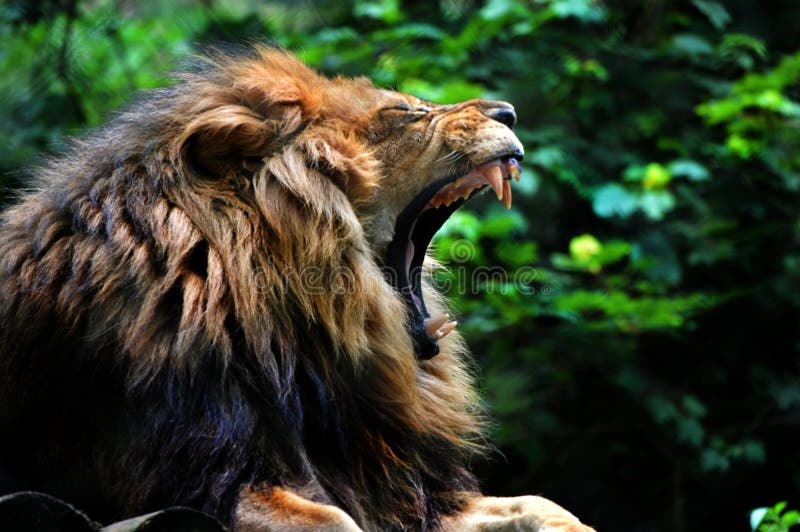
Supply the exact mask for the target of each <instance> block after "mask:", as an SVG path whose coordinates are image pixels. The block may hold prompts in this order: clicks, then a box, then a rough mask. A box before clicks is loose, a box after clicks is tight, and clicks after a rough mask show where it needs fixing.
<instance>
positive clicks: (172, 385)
mask: <svg viewBox="0 0 800 532" xmlns="http://www.w3.org/2000/svg"><path fill="white" fill-rule="evenodd" d="M178 80H179V81H178V82H177V83H176V84H174V85H172V86H170V87H168V88H164V89H159V90H156V91H153V92H151V93H149V94H148V95H145V96H144V97H143V99H141V100H140V101H138V103H135V104H134V105H132V106H130V107H129V108H128V110H127V111H126V112H124V113H122V114H120V115H119V116H117V117H116V118H115V120H114V121H113V122H112V123H111V124H109V125H108V126H106V127H104V128H102V129H100V130H99V131H95V132H93V133H90V134H87V135H86V136H85V137H83V138H82V139H80V140H78V141H76V142H75V143H74V144H73V145H72V148H70V149H69V150H68V151H67V153H65V154H64V155H63V156H61V157H55V158H53V159H51V160H50V161H49V162H47V163H45V165H44V166H42V167H39V168H37V169H35V170H34V172H35V179H36V180H35V183H34V184H35V186H32V187H31V188H30V189H29V191H28V192H26V193H25V194H24V195H23V196H22V197H21V199H20V201H19V203H18V204H16V205H15V206H11V207H10V208H8V209H7V210H6V211H5V212H4V213H3V214H2V218H0V368H2V371H0V430H2V434H5V435H13V437H10V436H9V437H5V436H4V437H0V471H4V472H6V471H7V472H8V473H9V476H8V478H9V479H11V478H13V479H19V481H20V482H19V483H18V484H13V485H12V484H8V485H6V484H2V481H4V480H5V479H4V478H3V479H0V485H1V486H2V487H3V489H8V490H19V489H26V490H29V489H36V490H38V491H44V492H48V493H51V494H53V495H55V496H58V497H61V498H63V499H66V500H68V501H69V502H71V503H73V504H76V505H77V506H79V507H80V508H82V509H84V510H85V511H86V512H88V513H89V515H91V516H92V518H94V519H97V520H100V521H109V522H111V521H115V520H120V519H122V518H127V517H131V516H135V515H137V514H141V513H144V512H145V511H151V510H152V509H156V508H163V507H168V506H173V505H185V506H191V507H194V508H197V509H201V510H204V511H206V512H209V513H212V514H214V515H216V516H217V517H219V518H220V519H222V520H224V521H226V522H227V523H228V524H229V525H235V523H234V521H233V519H234V518H233V517H232V516H236V519H238V520H239V521H238V523H239V524H240V525H242V527H243V528H248V527H249V528H251V529H256V530H259V529H262V528H267V529H271V528H270V527H269V526H268V525H267V526H265V527H261V524H260V523H261V520H262V518H263V519H267V518H270V519H275V520H276V521H275V522H276V523H278V524H280V523H281V522H283V524H284V525H285V526H286V527H288V528H291V526H295V525H298V526H300V525H302V526H306V528H314V527H316V526H317V525H320V526H323V527H324V525H330V526H331V527H336V528H338V529H341V530H355V529H358V528H359V527H361V528H363V529H367V530H385V529H397V528H403V529H407V530H417V529H420V530H421V529H425V530H429V529H436V528H437V527H438V526H439V525H440V524H441V523H442V518H443V516H447V515H452V514H456V513H458V512H459V511H460V510H461V509H462V508H463V507H464V505H465V504H466V503H467V502H468V500H469V498H468V497H465V496H463V495H462V494H464V493H473V492H476V491H477V488H478V484H477V481H476V479H475V477H474V476H473V475H472V473H470V472H469V471H468V470H467V468H466V464H467V463H469V460H470V459H471V457H473V456H474V455H475V454H477V453H480V452H482V451H483V449H484V448H485V447H484V427H485V423H484V419H483V413H482V410H481V408H480V403H479V401H478V396H477V393H476V391H475V387H474V385H473V376H472V373H471V372H470V370H469V367H470V364H471V362H470V360H469V357H468V355H467V353H466V349H465V347H464V345H463V343H462V341H461V339H460V337H459V334H458V331H457V330H455V325H456V324H455V321H447V319H445V318H442V316H445V312H446V304H445V302H444V301H443V299H442V297H441V296H440V295H438V294H437V293H436V291H435V290H434V289H433V286H432V283H431V281H430V280H429V279H428V277H427V275H428V274H427V273H424V272H422V265H423V263H424V262H425V259H426V250H427V245H428V242H429V240H430V238H431V237H432V236H433V234H434V233H435V232H436V230H438V227H440V226H441V223H443V222H444V220H445V219H446V218H447V216H449V215H450V214H451V213H452V212H453V211H454V210H455V209H456V208H458V206H459V205H460V204H461V203H462V202H464V201H467V200H468V199H469V197H471V196H472V195H473V194H475V193H477V192H478V191H480V190H483V189H485V188H490V187H491V188H492V189H493V192H492V194H497V197H498V199H500V198H502V201H503V202H504V203H505V204H506V205H507V206H510V204H511V189H510V186H511V181H512V179H513V180H518V179H519V178H520V167H519V165H518V164H517V161H516V158H519V157H521V154H522V144H521V143H520V142H519V139H517V138H516V136H515V135H514V134H513V132H512V131H511V130H510V127H512V126H513V125H514V123H515V120H516V119H515V115H514V111H513V107H512V106H511V105H510V104H507V103H504V102H490V101H487V100H470V101H469V102H464V103H462V104H456V105H450V106H440V105H436V104H434V103H431V102H425V101H422V100H420V99H418V98H415V97H413V96H411V95H405V94H401V93H397V92H393V91H387V90H383V89H378V88H375V87H374V86H373V85H372V84H371V83H370V82H369V81H368V80H366V79H365V78H357V79H347V78H342V77H339V78H326V77H324V76H321V75H320V74H318V73H317V72H315V71H313V70H312V69H310V68H309V67H307V66H305V65H304V64H303V63H301V62H300V61H299V60H297V58H295V57H294V56H292V55H291V54H289V53H287V52H285V51H283V50H280V49H277V48H266V47H255V48H254V49H253V50H252V52H251V53H250V54H237V55H226V54H224V53H221V52H219V53H212V54H211V55H210V56H209V57H208V58H207V59H205V60H202V61H201V62H200V64H199V65H198V66H197V68H195V69H192V70H190V71H188V72H185V73H183V74H180V75H178ZM398 102H401V103H400V104H398ZM402 102H405V103H402ZM505 126H508V127H505ZM401 213H406V214H407V216H406V218H407V219H406V220H405V221H404V222H403V221H402V220H399V219H400V218H402V216H401ZM401 222H403V223H401ZM401 233H402V234H401ZM390 243H392V244H393V249H394V250H395V251H396V253H395V254H394V255H393V257H394V258H395V259H396V260H395V261H393V262H392V263H391V264H388V261H387V254H386V249H387V247H388V246H389V244H390ZM387 271H390V272H391V274H387ZM399 277H403V282H400V281H398V280H397V279H398V278H399ZM409 287H412V288H413V295H409V296H408V297H406V294H408V293H409V292H403V290H404V289H406V288H409ZM412 322H413V327H412V326H410V325H409V324H411V323H412ZM412 329H413V330H415V331H418V332H420V333H421V334H423V335H426V339H427V340H428V341H429V342H432V343H435V342H438V344H437V345H438V354H437V355H436V356H435V357H434V358H432V359H430V360H420V359H418V357H417V353H416V352H415V342H414V339H413V338H412V336H411V330H412ZM32 421H35V423H34V422H32ZM248 486H260V488H259V489H257V490H256V489H250V488H248ZM288 486H306V487H308V489H307V490H305V491H302V495H299V494H297V493H295V492H288V491H281V489H280V488H284V487H288ZM304 497H307V498H308V499H309V500H305V499H304ZM237 508H238V513H237ZM281 520H283V521H281ZM277 529H280V527H278V528H277Z"/></svg>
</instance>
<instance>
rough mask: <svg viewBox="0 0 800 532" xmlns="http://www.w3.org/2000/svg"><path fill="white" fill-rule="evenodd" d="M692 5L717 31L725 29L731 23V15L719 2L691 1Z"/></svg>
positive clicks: (707, 0)
mask: <svg viewBox="0 0 800 532" xmlns="http://www.w3.org/2000/svg"><path fill="white" fill-rule="evenodd" d="M692 3H693V4H694V5H695V7H697V9H699V10H700V11H701V12H702V13H703V14H704V15H705V16H706V17H708V20H709V21H710V22H711V24H713V26H714V27H715V28H716V29H718V30H723V29H725V26H727V25H728V23H729V22H730V21H731V15H730V13H728V10H727V9H725V8H724V7H723V6H722V4H720V3H719V2H711V1H709V0H692Z"/></svg>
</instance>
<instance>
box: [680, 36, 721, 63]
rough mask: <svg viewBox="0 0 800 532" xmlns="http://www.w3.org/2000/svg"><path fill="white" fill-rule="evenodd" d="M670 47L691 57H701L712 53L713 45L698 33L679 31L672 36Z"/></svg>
mask: <svg viewBox="0 0 800 532" xmlns="http://www.w3.org/2000/svg"><path fill="white" fill-rule="evenodd" d="M672 48H673V49H675V50H676V51H678V52H679V53H680V54H681V55H686V56H689V58H691V59H701V58H703V57H704V56H709V55H711V54H713V53H714V47H712V46H711V44H709V42H708V41H707V40H706V39H704V38H703V37H701V36H699V35H695V34H693V33H681V34H678V35H675V36H674V37H673V38H672Z"/></svg>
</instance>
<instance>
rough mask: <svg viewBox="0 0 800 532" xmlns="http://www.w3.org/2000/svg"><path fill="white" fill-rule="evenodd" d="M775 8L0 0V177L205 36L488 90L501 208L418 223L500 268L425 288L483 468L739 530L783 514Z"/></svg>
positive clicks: (790, 274)
mask: <svg viewBox="0 0 800 532" xmlns="http://www.w3.org/2000/svg"><path fill="white" fill-rule="evenodd" d="M798 28H800V3H798V2H796V1H793V0H774V1H771V2H761V3H757V2H750V1H747V0H732V1H727V2H723V1H713V0H692V1H687V2H670V1H667V0H649V1H647V2H621V1H608V2H600V1H597V0H527V1H512V0H488V1H486V2H479V1H477V0H440V1H439V2H428V3H422V2H420V3H402V2H400V1H399V0H372V1H358V2H331V1H317V2H312V1H305V2H293V3H288V2H286V3H283V2H267V1H255V0H251V1H244V0H234V1H226V2H223V1H221V0H220V1H217V0H205V1H201V2H188V1H166V0H160V1H156V0H153V1H149V2H142V3H139V2H134V1H132V0H93V1H91V2H89V1H77V0H39V1H33V0H6V3H5V4H4V5H2V6H0V37H1V38H2V42H3V45H2V47H0V106H2V112H0V121H1V122H0V124H1V127H0V172H2V174H0V179H2V181H0V185H2V190H3V193H2V194H3V195H4V196H3V197H5V198H6V199H7V198H8V196H9V194H11V193H12V191H13V190H14V189H15V188H16V187H18V186H20V180H19V176H20V174H19V173H18V169H19V168H20V167H21V166H23V164H25V163H27V162H30V160H31V158H32V157H34V156H35V155H36V154H38V153H41V152H53V151H58V150H59V149H60V147H61V146H62V145H63V142H64V139H65V137H66V136H67V135H71V134H75V133H78V132H80V131H82V130H84V129H85V128H87V127H90V126H95V125H97V124H99V123H101V122H102V121H104V120H106V119H107V118H109V116H110V115H111V112H112V111H113V110H114V109H117V108H118V107H119V106H120V105H121V104H123V103H125V102H127V101H129V100H130V99H131V98H132V97H133V96H134V94H135V92H136V91H137V90H139V89H142V88H148V87H154V86H158V85H162V84H165V83H168V82H169V76H168V72H169V70H170V69H172V68H175V67H176V66H178V65H179V64H180V62H181V60H182V58H185V57H186V55H187V54H189V53H190V52H191V51H192V50H194V49H195V48H196V46H197V45H202V44H206V43H218V42H231V41H232V42H240V41H242V40H244V39H248V38H254V39H258V40H264V39H267V40H273V41H275V42H277V43H279V44H281V45H283V46H286V47H288V48H290V49H292V50H294V51H296V52H297V53H299V54H300V56H301V57H302V58H303V59H304V60H305V61H307V62H309V63H310V64H312V65H314V66H315V67H317V68H319V69H321V70H323V71H325V72H328V73H337V72H343V73H345V74H366V75H368V76H370V77H371V78H372V79H373V80H374V81H375V83H376V84H378V85H381V86H387V87H393V88H397V89H400V90H403V91H407V92H411V93H414V94H416V95H418V96H421V97H424V98H429V99H431V100H435V101H438V102H452V101H457V100H463V99H467V98H471V97H475V96H482V97H488V98H498V99H504V100H507V101H510V102H513V103H514V104H515V106H516V107H517V110H518V113H519V119H520V120H519V127H518V133H519V136H520V138H521V139H522V140H523V142H524V143H525V146H526V149H527V153H526V156H525V161H524V172H523V182H522V183H521V184H520V186H517V187H515V191H516V193H515V206H514V208H513V210H511V211H509V212H506V211H503V210H501V209H500V208H498V207H499V206H498V205H497V204H496V203H497V202H492V201H490V200H486V201H481V200H478V201H475V202H473V204H472V205H471V206H470V207H469V210H464V211H462V212H459V213H457V214H456V215H455V216H454V217H453V218H452V220H451V221H450V222H449V223H448V224H447V226H446V227H445V228H444V230H443V231H442V233H441V234H440V235H439V238H438V240H437V248H436V249H437V254H438V255H439V258H441V259H443V260H444V261H445V262H448V263H450V265H451V266H453V265H455V266H457V268H456V269H457V270H459V271H462V272H463V271H464V270H465V269H466V271H469V272H473V271H475V270H477V269H479V268H486V267H489V266H500V267H502V268H503V270H502V271H504V272H506V274H507V275H506V277H505V278H503V277H502V276H487V277H485V279H484V280H483V281H482V282H481V283H479V285H478V286H468V287H463V286H462V288H466V289H463V290H458V289H452V290H451V294H450V295H451V296H452V297H454V298H455V300H456V304H457V309H458V311H459V313H460V314H461V316H460V321H461V322H462V324H463V325H462V326H463V328H464V329H465V331H466V334H467V337H468V340H469V342H470V345H471V347H472V349H473V351H474V352H475V353H476V355H477V356H478V358H479V361H480V364H481V367H482V384H483V388H484V395H485V397H486V401H487V403H488V404H489V406H490V407H491V408H492V409H493V411H494V414H495V416H496V418H497V420H498V421H497V424H496V426H495V427H494V433H493V438H494V442H495V444H496V445H497V447H498V449H499V451H500V452H498V453H495V454H494V455H493V456H491V457H490V460H489V461H487V462H485V463H480V464H476V468H477V470H478V471H479V473H480V475H481V477H482V479H483V481H484V485H485V487H486V490H487V491H488V492H490V493H494V494H520V493H541V494H544V495H546V496H548V497H551V498H554V499H555V500H557V501H559V502H560V503H562V504H564V505H565V506H567V507H568V508H570V509H571V510H573V511H574V512H575V513H577V514H578V515H580V516H582V517H583V518H584V519H585V520H587V521H588V522H590V523H591V524H593V525H595V526H597V528H598V529H600V530H630V531H634V530H636V531H638V530H641V531H651V530H653V531H655V530H658V531H661V530H663V531H667V530H668V531H673V532H676V531H684V530H745V529H746V528H747V519H748V515H749V513H750V511H751V510H752V509H753V508H757V507H758V508H762V507H767V506H770V510H769V512H766V510H765V508H762V509H764V510H765V511H764V512H763V513H761V514H760V517H761V518H762V519H761V520H760V521H759V523H761V525H760V526H761V527H760V528H758V530H788V527H789V526H791V524H792V523H789V525H787V526H784V528H779V526H783V525H780V523H781V522H782V521H781V519H782V518H781V515H780V514H781V512H782V511H783V509H784V508H783V507H778V506H775V507H771V505H773V504H774V503H775V501H779V500H785V499H787V498H792V500H793V501H794V502H793V503H792V505H793V506H796V504H797V501H798V499H799V498H800V453H798V449H800V380H798V370H800V356H799V355H800V290H799V288H800V209H798V207H800V40H798ZM0 199H2V198H0ZM464 241H468V242H471V243H474V244H476V245H477V246H476V247H475V248H471V250H470V252H469V253H467V254H462V255H461V256H455V255H454V252H453V250H454V249H456V248H458V247H459V246H463V245H464ZM448 275H449V276H451V278H450V279H449V280H452V276H453V275H456V274H454V273H452V270H451V272H450V273H447V272H445V273H443V274H442V278H441V279H440V281H443V282H444V281H447V280H448ZM451 285H452V283H451ZM456 286H457V285H456ZM779 506H780V505H779ZM756 512H759V510H757V511H756ZM791 519H794V521H793V523H796V522H797V519H796V512H795V513H790V518H789V520H791ZM784 521H786V519H784ZM770 523H772V524H770ZM776 523H777V524H776ZM757 525H758V523H756V524H754V525H753V528H754V529H755V527H756V526H757ZM773 525H774V526H775V527H778V528H769V526H773ZM784 525H785V523H784Z"/></svg>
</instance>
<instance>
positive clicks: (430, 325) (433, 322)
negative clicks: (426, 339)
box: [425, 314, 450, 336]
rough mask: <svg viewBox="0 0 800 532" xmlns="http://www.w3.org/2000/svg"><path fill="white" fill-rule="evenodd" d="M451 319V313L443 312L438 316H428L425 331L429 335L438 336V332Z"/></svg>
mask: <svg viewBox="0 0 800 532" xmlns="http://www.w3.org/2000/svg"><path fill="white" fill-rule="evenodd" d="M449 319H450V315H449V314H442V315H441V316H439V317H438V318H428V319H427V320H425V331H426V332H427V333H428V336H436V332H437V331H438V330H439V328H441V326H442V325H444V324H445V323H446V322H447V320H449Z"/></svg>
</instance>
